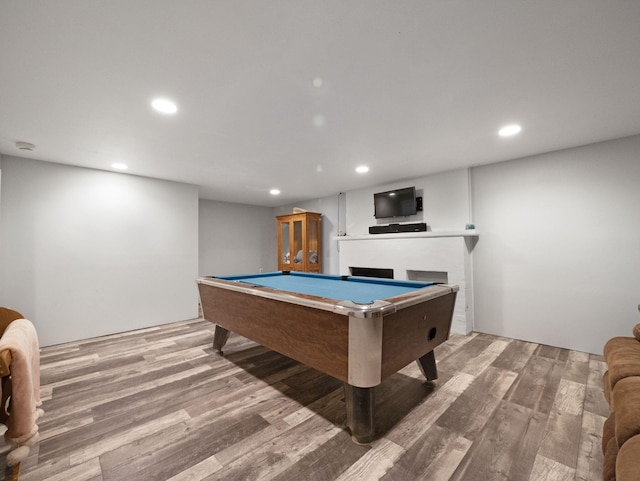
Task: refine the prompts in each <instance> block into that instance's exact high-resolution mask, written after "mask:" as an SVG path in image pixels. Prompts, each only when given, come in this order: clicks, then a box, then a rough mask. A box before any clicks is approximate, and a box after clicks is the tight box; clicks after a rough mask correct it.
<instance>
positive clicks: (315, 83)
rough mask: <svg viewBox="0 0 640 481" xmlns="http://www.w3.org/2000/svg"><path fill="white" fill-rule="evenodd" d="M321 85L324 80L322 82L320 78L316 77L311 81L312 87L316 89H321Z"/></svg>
mask: <svg viewBox="0 0 640 481" xmlns="http://www.w3.org/2000/svg"><path fill="white" fill-rule="evenodd" d="M322 85H324V80H322V79H321V78H320V77H316V78H314V79H313V86H314V87H315V88H317V89H319V88H321V87H322Z"/></svg>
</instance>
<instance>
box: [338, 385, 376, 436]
mask: <svg viewBox="0 0 640 481" xmlns="http://www.w3.org/2000/svg"><path fill="white" fill-rule="evenodd" d="M373 390H374V388H372V387H355V386H352V385H351V384H348V383H346V382H345V383H344V401H345V404H346V406H347V427H348V428H349V429H350V430H351V439H352V440H353V442H354V443H356V444H369V443H370V442H371V441H373V435H374V425H373V403H374V395H373V394H374V391H373Z"/></svg>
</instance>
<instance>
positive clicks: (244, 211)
mask: <svg viewBox="0 0 640 481" xmlns="http://www.w3.org/2000/svg"><path fill="white" fill-rule="evenodd" d="M198 243H199V251H200V254H199V271H200V275H202V276H223V275H234V274H255V273H257V272H260V270H261V269H262V271H263V272H270V271H274V270H276V264H277V262H276V251H277V245H276V244H277V239H276V218H275V216H274V213H273V208H271V207H258V206H254V205H243V204H232V203H227V202H218V201H213V200H200V213H199V242H198Z"/></svg>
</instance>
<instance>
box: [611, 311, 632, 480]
mask: <svg viewBox="0 0 640 481" xmlns="http://www.w3.org/2000/svg"><path fill="white" fill-rule="evenodd" d="M639 308H640V306H639ZM633 331H634V336H635V337H614V338H612V339H610V340H609V341H608V342H607V343H606V344H605V346H604V359H605V361H606V362H607V369H608V370H607V372H606V373H605V375H604V379H603V381H604V394H605V397H606V399H607V402H608V403H609V412H610V415H609V418H608V419H607V420H606V421H605V423H604V428H603V431H602V450H603V453H604V466H603V476H602V477H603V480H604V481H613V480H617V481H632V480H633V481H638V480H640V324H638V325H637V326H636V327H635V329H634V330H633Z"/></svg>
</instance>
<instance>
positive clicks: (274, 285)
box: [220, 272, 432, 304]
mask: <svg viewBox="0 0 640 481" xmlns="http://www.w3.org/2000/svg"><path fill="white" fill-rule="evenodd" d="M220 279H224V280H228V281H235V282H243V283H246V284H249V285H255V286H263V287H269V288H271V289H278V290H282V291H287V292H295V293H298V294H308V295H312V296H319V297H325V298H329V299H339V300H349V301H353V302H356V303H358V304H370V303H371V302H373V301H375V300H381V299H386V298H388V297H393V296H397V295H400V294H406V293H409V292H412V291H415V290H417V289H422V288H423V287H427V286H430V285H432V283H431V282H416V281H399V280H394V279H377V278H370V277H348V278H347V279H348V280H346V281H345V280H342V277H341V276H332V275H327V274H311V273H307V272H292V273H291V274H289V275H283V274H282V273H281V272H270V273H266V274H252V275H244V276H225V277H220Z"/></svg>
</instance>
